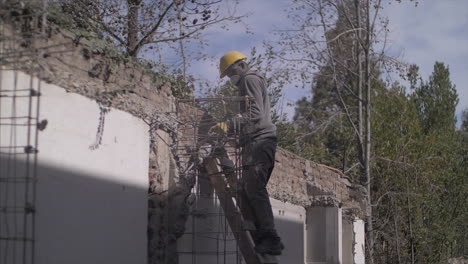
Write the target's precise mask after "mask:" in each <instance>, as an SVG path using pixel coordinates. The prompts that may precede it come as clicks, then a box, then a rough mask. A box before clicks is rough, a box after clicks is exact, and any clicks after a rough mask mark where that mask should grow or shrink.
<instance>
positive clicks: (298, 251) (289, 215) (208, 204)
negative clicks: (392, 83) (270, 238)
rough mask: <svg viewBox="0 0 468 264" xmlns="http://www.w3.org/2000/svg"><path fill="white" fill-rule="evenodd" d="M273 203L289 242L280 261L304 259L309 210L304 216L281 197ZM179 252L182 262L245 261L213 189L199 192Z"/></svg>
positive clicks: (279, 227)
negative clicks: (305, 231)
mask: <svg viewBox="0 0 468 264" xmlns="http://www.w3.org/2000/svg"><path fill="white" fill-rule="evenodd" d="M277 204H278V205H280V207H276V206H275V205H277ZM272 205H273V213H274V217H275V225H276V228H277V230H278V233H279V235H280V236H281V238H282V241H283V243H284V244H285V246H286V248H285V250H284V251H283V254H282V255H281V256H279V257H278V259H279V261H280V263H291V264H295V263H298V264H299V263H304V220H305V219H304V218H305V214H303V215H302V216H300V215H299V214H298V212H297V209H294V208H292V209H291V210H289V208H288V205H286V204H282V203H281V202H279V201H276V202H275V203H273V204H272ZM285 211H286V214H285ZM280 212H282V213H280ZM304 212H305V211H304ZM280 214H282V215H280ZM239 229H240V227H239ZM177 253H178V255H179V263H184V264H185V263H187V264H189V263H207V264H215V263H232V264H235V263H245V261H243V262H241V261H240V259H243V258H242V254H241V252H240V250H238V248H237V241H236V240H235V237H234V234H233V233H232V230H231V228H230V226H229V224H228V222H227V220H226V218H225V212H223V209H222V207H221V205H220V201H219V200H218V199H217V198H215V195H214V193H213V192H212V190H211V191H209V190H205V192H204V193H203V194H199V195H197V197H196V200H195V202H194V203H193V205H192V207H191V214H190V216H189V218H188V220H187V222H186V224H185V234H184V235H183V236H182V237H181V238H180V239H179V241H178V249H177Z"/></svg>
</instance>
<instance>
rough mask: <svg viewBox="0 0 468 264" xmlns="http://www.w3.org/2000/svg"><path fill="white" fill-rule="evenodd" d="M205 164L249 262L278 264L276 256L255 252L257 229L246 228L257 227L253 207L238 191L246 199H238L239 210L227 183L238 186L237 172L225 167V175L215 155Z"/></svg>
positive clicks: (245, 257)
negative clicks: (248, 225) (248, 226)
mask: <svg viewBox="0 0 468 264" xmlns="http://www.w3.org/2000/svg"><path fill="white" fill-rule="evenodd" d="M204 166H205V169H206V170H207V172H208V175H209V178H210V181H211V183H212V185H213V187H214V189H215V190H216V193H217V196H218V199H219V200H220V203H221V206H222V207H223V210H224V212H225V215H226V218H227V220H228V223H229V225H230V226H231V230H232V231H233V233H234V236H235V238H236V240H237V241H238V243H239V248H240V250H241V252H242V255H243V256H244V259H245V261H246V262H247V264H257V263H258V264H277V263H278V259H277V258H276V257H275V256H272V255H268V254H265V255H260V254H257V252H255V248H254V247H255V243H254V240H253V239H254V236H255V230H251V229H252V227H250V228H246V227H247V226H246V225H247V224H250V225H253V226H254V227H255V225H254V224H253V223H254V222H255V215H254V212H253V209H252V208H251V207H250V205H249V204H248V203H247V200H246V199H247V198H246V197H245V194H244V193H243V192H238V193H237V194H238V195H237V198H238V199H241V200H243V201H244V202H242V201H237V200H236V202H237V203H238V205H240V206H239V207H240V209H241V210H240V212H239V207H237V206H236V204H234V201H233V198H234V196H233V195H232V193H230V192H229V188H228V187H227V183H229V185H230V186H237V178H236V177H235V174H234V173H232V170H229V169H228V168H227V169H226V168H225V170H224V172H227V173H226V175H224V174H223V173H222V172H223V170H222V169H221V166H220V165H218V160H217V159H216V158H214V157H208V158H205V160H204ZM225 179H226V180H227V182H226V180H225ZM241 213H242V214H241ZM239 229H240V230H239ZM253 229H255V228H253Z"/></svg>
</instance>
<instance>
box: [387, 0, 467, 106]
mask: <svg viewBox="0 0 468 264" xmlns="http://www.w3.org/2000/svg"><path fill="white" fill-rule="evenodd" d="M384 12H385V14H386V15H387V16H388V17H389V19H390V23H391V29H392V32H391V35H390V38H391V39H392V40H393V48H392V49H393V52H394V53H399V51H401V50H403V51H404V52H403V53H404V54H405V56H404V60H406V61H407V62H410V63H415V64H417V65H419V66H420V69H421V73H422V75H423V77H424V78H426V79H427V77H428V76H429V75H430V74H431V73H432V69H433V65H434V62H435V61H441V62H444V63H445V64H446V65H449V67H450V74H451V80H452V83H453V84H455V85H456V87H457V91H458V95H459V98H460V103H459V105H458V107H457V113H458V114H460V113H461V111H462V109H464V108H468V87H467V84H468V75H467V74H466V72H467V69H468V1H466V0H444V1H419V5H418V6H417V7H414V3H413V2H409V1H404V2H403V3H401V4H397V3H395V2H393V3H392V4H391V5H388V6H386V7H385V9H384Z"/></svg>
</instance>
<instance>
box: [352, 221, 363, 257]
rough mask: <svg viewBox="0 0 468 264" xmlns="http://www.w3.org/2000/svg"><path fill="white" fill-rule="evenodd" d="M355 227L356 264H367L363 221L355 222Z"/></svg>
mask: <svg viewBox="0 0 468 264" xmlns="http://www.w3.org/2000/svg"><path fill="white" fill-rule="evenodd" d="M353 227H354V239H355V241H354V243H355V245H354V263H355V264H365V263H366V248H365V245H366V244H365V243H366V241H365V229H364V228H365V225H364V221H363V220H361V219H355V220H354V222H353Z"/></svg>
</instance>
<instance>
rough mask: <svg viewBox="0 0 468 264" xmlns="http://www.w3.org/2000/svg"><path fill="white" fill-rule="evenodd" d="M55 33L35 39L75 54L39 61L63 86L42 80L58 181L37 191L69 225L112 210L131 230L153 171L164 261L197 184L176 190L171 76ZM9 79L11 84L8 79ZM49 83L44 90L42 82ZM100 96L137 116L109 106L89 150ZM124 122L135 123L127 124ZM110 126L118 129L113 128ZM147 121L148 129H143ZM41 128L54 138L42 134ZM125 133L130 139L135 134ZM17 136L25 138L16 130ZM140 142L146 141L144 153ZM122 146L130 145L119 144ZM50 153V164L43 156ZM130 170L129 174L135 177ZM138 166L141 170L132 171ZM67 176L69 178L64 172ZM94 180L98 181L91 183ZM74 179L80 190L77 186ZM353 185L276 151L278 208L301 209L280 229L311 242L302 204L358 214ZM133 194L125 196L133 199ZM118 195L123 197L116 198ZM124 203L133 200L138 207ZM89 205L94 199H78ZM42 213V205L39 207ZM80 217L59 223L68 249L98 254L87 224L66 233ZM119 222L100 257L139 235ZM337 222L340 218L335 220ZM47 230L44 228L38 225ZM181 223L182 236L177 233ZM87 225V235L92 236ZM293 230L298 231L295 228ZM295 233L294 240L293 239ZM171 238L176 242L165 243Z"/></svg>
mask: <svg viewBox="0 0 468 264" xmlns="http://www.w3.org/2000/svg"><path fill="white" fill-rule="evenodd" d="M51 32H53V34H52V35H51V36H50V38H49V39H47V40H46V41H45V42H47V43H37V45H38V46H41V45H42V46H43V45H46V44H50V43H60V44H61V45H57V46H54V48H53V50H51V51H59V50H67V51H68V52H66V53H54V54H50V56H46V57H44V58H42V57H41V58H40V59H39V64H40V65H41V69H42V70H41V71H40V72H39V73H38V74H39V75H40V78H41V79H42V80H45V81H46V82H47V83H53V84H55V85H57V86H58V87H60V88H58V87H55V86H53V85H46V84H44V87H46V86H47V87H51V88H50V89H49V90H50V91H52V90H54V89H52V88H53V87H55V88H58V89H62V90H60V91H58V90H57V91H55V92H53V91H52V92H51V93H50V95H51V100H49V101H47V100H48V99H46V97H43V98H44V101H46V102H45V103H42V107H41V109H43V110H44V111H48V112H44V113H47V115H48V116H50V117H48V116H47V115H44V118H47V119H50V120H49V127H48V128H47V129H46V130H45V131H44V132H41V138H40V146H39V149H40V151H41V153H40V155H39V157H40V162H43V163H44V164H45V165H47V166H48V167H47V168H46V169H43V171H44V173H43V174H44V175H45V176H44V177H43V179H44V181H45V182H47V183H50V184H51V189H50V190H48V189H47V188H45V187H40V189H39V190H45V191H47V192H49V194H48V197H44V198H41V199H42V200H41V199H38V203H39V204H41V203H42V204H49V203H50V204H51V205H53V206H55V208H56V210H55V211H54V212H55V213H53V212H50V216H53V217H54V218H57V219H59V220H60V219H61V218H63V219H64V220H66V221H65V223H72V222H73V221H75V220H78V219H80V218H83V217H84V218H83V221H80V222H81V223H83V224H85V225H86V228H84V230H87V232H88V231H89V233H92V232H91V231H94V230H95V229H97V226H102V225H103V223H104V221H103V220H102V219H104V218H107V217H110V218H112V219H113V220H114V218H115V219H117V220H116V221H117V222H116V224H115V225H116V226H122V225H126V224H129V225H132V228H137V229H139V230H143V229H146V222H145V221H146V219H147V217H146V215H142V214H140V213H139V212H140V210H142V209H141V208H140V206H142V205H144V206H146V200H145V201H144V202H143V201H142V200H141V197H142V196H143V195H146V194H147V193H146V189H147V185H143V184H147V182H148V176H149V182H150V194H151V196H150V198H149V204H150V208H149V222H150V223H149V227H148V233H149V237H150V243H149V244H148V254H149V256H150V263H164V261H167V260H168V258H170V256H173V255H174V254H176V253H175V251H172V250H174V249H175V248H176V246H177V237H178V235H179V234H182V233H183V232H184V223H185V219H186V217H188V207H189V206H190V205H189V204H188V203H187V197H188V196H189V194H190V190H189V189H188V188H186V187H187V186H185V187H184V186H183V187H182V188H179V187H180V186H176V184H174V183H175V182H177V179H175V178H176V177H177V176H178V175H177V171H176V169H175V168H174V160H173V158H174V157H173V153H171V147H172V146H173V143H174V142H173V139H174V138H175V136H176V135H177V133H178V131H177V125H174V123H177V122H174V119H173V118H172V117H171V116H170V114H168V115H165V113H168V112H174V111H175V107H174V103H173V101H174V99H173V97H172V94H171V84H170V82H169V81H168V80H167V78H164V76H158V75H157V74H150V73H148V71H147V69H142V68H141V66H138V65H135V64H133V63H132V62H131V61H130V60H127V59H125V58H123V59H122V58H120V59H119V58H110V57H109V56H108V54H112V52H108V53H106V50H105V48H103V47H102V44H101V46H98V47H95V46H93V45H94V44H93V43H89V42H88V41H86V40H84V39H83V38H81V39H80V43H79V44H77V43H75V40H76V39H77V38H76V37H75V36H74V35H73V34H70V33H67V32H63V31H61V32H60V30H52V31H51ZM57 32H59V33H57ZM2 87H7V86H3V85H2ZM47 89H48V88H45V90H47ZM65 91H66V92H70V93H66V92H65ZM72 93H73V94H72ZM44 94H46V93H44ZM78 94H81V95H83V96H86V97H87V98H89V99H91V100H89V99H86V98H84V97H82V96H79V95H78ZM53 98H55V99H53ZM63 98H66V100H63ZM96 101H99V102H102V103H103V104H105V105H108V106H110V105H111V106H112V107H113V108H117V109H120V110H123V111H125V112H127V113H131V114H132V115H133V116H134V117H132V116H130V115H128V114H126V113H124V112H120V111H118V110H116V109H112V110H111V111H110V112H108V113H106V114H105V115H104V116H105V127H104V133H103V135H102V142H101V144H100V145H98V147H97V148H96V149H95V150H91V149H89V147H90V146H91V145H93V144H95V143H96V142H99V141H96V139H97V138H98V137H97V131H98V127H99V116H100V115H101V112H102V111H101V109H100V108H99V106H98V105H97V104H96V103H95V102H96ZM64 102H66V103H64ZM3 107H6V106H4V105H2V109H3ZM64 117H66V118H64ZM135 117H138V118H140V119H144V120H145V121H146V123H148V124H151V128H149V130H150V133H149V135H148V133H146V134H145V133H143V131H145V132H147V130H148V127H145V125H144V123H142V122H141V120H139V119H137V118H135ZM52 121H53V122H52ZM127 123H129V124H132V125H130V126H124V125H123V124H127ZM113 126H115V127H117V128H118V129H114V128H113ZM143 127H145V128H144V129H143ZM52 131H53V132H52ZM5 133H6V132H5ZM5 133H3V132H2V138H3V137H4V136H5V135H6V134H5ZM48 133H50V134H48ZM43 135H48V136H47V137H46V138H44V137H43ZM70 139H71V140H70ZM126 139H131V140H132V141H131V142H129V141H127V140H126ZM18 140H20V139H19V138H18ZM140 140H141V142H142V141H144V140H146V145H145V146H143V145H144V144H143V143H142V144H141V145H140ZM136 141H138V143H137V142H136ZM44 144H45V145H44ZM44 146H46V147H47V152H45V153H43V152H42V151H46V150H44V149H43V147H44ZM148 146H149V150H148ZM143 148H146V149H145V150H146V152H145V151H144V150H143ZM123 149H125V150H126V151H124V152H122V150H123ZM134 149H135V150H134ZM148 152H149V156H148ZM41 155H42V156H41ZM145 155H146V156H145ZM41 159H42V160H41ZM148 160H149V161H148ZM46 161H47V162H49V163H50V164H46V163H45V162H46ZM143 163H145V164H146V167H147V168H146V173H147V175H145V176H141V177H142V178H140V173H143V174H144V173H145V172H144V171H143V167H144V166H145V165H144V164H143ZM82 164H85V166H82ZM135 168H138V169H135ZM63 169H64V170H63ZM61 170H63V172H61ZM46 172H47V173H46ZM130 174H131V176H129V175H130ZM136 174H138V176H135V175H136ZM64 175H72V176H70V177H68V176H67V177H65V176H64ZM41 177H42V176H41ZM72 179H89V181H71V180H72ZM91 179H92V180H91ZM87 182H94V183H96V184H88V183H87ZM98 183H99V184H98ZM39 185H40V183H39ZM70 186H73V187H74V188H70ZM75 186H76V188H75ZM98 186H101V187H98ZM170 186H173V188H174V189H171V187H170ZM41 188H42V189H41ZM352 189H353V186H352V184H351V183H350V182H349V180H348V179H346V178H345V177H342V176H341V175H340V174H338V173H336V172H333V171H331V170H329V169H327V168H325V167H322V166H319V165H318V164H316V163H314V162H312V161H308V160H305V159H302V158H300V157H298V156H297V155H294V154H292V153H290V152H287V151H285V150H282V149H278V152H277V157H276V167H275V170H274V172H273V175H272V177H271V179H270V183H269V185H268V190H269V192H270V195H271V197H272V198H275V199H277V200H279V201H281V202H282V203H284V204H283V205H282V206H283V207H282V208H284V210H283V209H278V212H276V211H275V217H276V218H278V219H281V217H282V216H285V215H287V213H286V212H289V210H292V211H294V212H295V213H294V214H293V213H291V214H292V215H295V216H294V217H293V216H291V217H289V218H287V219H289V220H288V221H289V222H291V228H292V229H291V230H295V231H291V232H289V228H285V229H283V227H281V226H282V224H279V228H278V229H280V233H281V232H283V231H281V230H288V232H286V234H285V235H284V237H285V238H284V239H286V240H287V241H288V242H287V243H288V244H293V245H298V244H300V243H301V242H300V241H303V242H302V243H304V240H303V239H302V240H301V239H298V237H299V236H300V235H299V233H300V229H303V228H304V225H302V226H301V225H300V224H299V223H300V220H301V217H303V216H304V214H302V213H298V212H299V211H300V210H299V211H297V210H296V209H292V208H295V206H297V207H298V208H310V207H313V206H319V207H327V206H328V207H331V208H334V207H335V208H336V207H341V208H346V209H351V210H355V211H354V214H357V215H358V214H360V208H359V206H360V202H361V201H362V200H361V199H360V197H359V196H355V193H354V191H353V190H352ZM0 191H1V190H0ZM56 193H57V195H60V197H61V196H67V198H66V199H64V200H63V202H60V201H55V200H60V199H55V198H54V195H55V194H56ZM127 193H128V195H129V197H128V199H127V198H126V197H127V196H126V195H127ZM130 193H131V194H130ZM114 194H119V195H114ZM120 197H122V200H119V199H120ZM98 198H99V199H102V200H99V199H98ZM127 201H130V202H132V203H133V205H130V204H129V203H127ZM56 203H58V204H56ZM94 203H96V204H94ZM82 204H86V205H87V206H81V205H82ZM116 204H117V205H116ZM65 205H66V206H65ZM88 205H89V206H88ZM214 205H216V204H214ZM286 205H288V206H286ZM293 205H294V206H293ZM119 206H121V207H119ZM62 207H63V208H62ZM71 207H75V208H77V209H76V210H70V211H69V210H68V209H69V208H71ZM127 207H131V208H130V209H131V210H135V212H138V213H135V214H130V215H131V216H128V215H124V212H125V210H124V211H121V209H122V208H125V209H128V208H127ZM99 208H101V209H102V208H108V210H105V211H102V212H101V211H99V210H98V209H99ZM119 208H120V209H119ZM213 208H216V207H213ZM274 208H275V205H274ZM275 210H276V209H275ZM295 210H296V211H295ZM280 211H281V213H280ZM57 212H62V213H57ZM105 212H110V214H109V215H107V213H105ZM132 212H133V211H132ZM88 214H95V215H96V217H97V218H98V219H101V220H102V221H101V220H97V221H94V220H93V217H90V218H86V216H82V215H88ZM282 214H285V215H282ZM301 215H302V216H301ZM39 216H40V210H38V217H39ZM291 219H295V220H294V221H292V220H291ZM59 220H58V221H59ZM290 220H291V221H290ZM38 222H39V221H38ZM76 222H78V221H76ZM76 222H73V223H75V225H67V224H64V225H60V224H58V225H57V227H59V229H58V230H59V231H60V232H61V235H62V236H63V239H68V236H67V235H64V234H68V233H70V234H71V235H74V236H76V238H75V240H76V241H77V243H72V244H70V248H73V250H76V251H82V250H88V251H89V252H92V253H90V254H98V250H97V249H89V248H88V244H86V243H87V241H88V239H87V238H84V237H83V236H81V233H80V232H71V231H68V230H67V232H65V231H64V230H63V229H66V227H73V228H78V227H77V226H80V225H79V224H76ZM188 222H190V220H189V221H188ZM285 223H286V222H285ZM140 225H142V226H140ZM81 226H82V225H81ZM88 226H89V228H88ZM287 226H289V224H287ZM50 227H51V225H49V226H47V228H50ZM114 227H115V226H114V225H111V226H109V227H107V226H104V227H102V229H103V230H104V231H105V232H106V234H109V236H110V237H111V238H112V239H114V240H113V241H118V243H109V244H108V245H107V244H106V245H105V246H104V244H105V243H102V242H103V241H99V244H100V247H101V248H99V252H102V254H103V255H102V256H104V255H105V254H107V253H106V252H110V251H112V250H111V249H109V248H111V247H114V246H115V245H117V246H118V245H120V244H119V243H120V240H119V239H118V238H116V237H115V236H118V235H122V237H125V236H126V234H130V233H132V234H134V233H135V232H132V230H133V229H132V228H130V229H129V230H128V232H127V230H125V231H119V232H117V233H116V234H114V236H112V234H111V233H112V232H113V231H114V230H111V229H112V228H114ZM335 227H338V226H337V225H335ZM41 228H42V227H41ZM41 228H39V227H38V229H41ZM47 228H46V230H47ZM78 230H79V228H78ZM174 230H175V231H176V233H177V234H174V233H171V232H174ZM38 232H39V231H38ZM87 232H84V233H83V234H87ZM291 234H296V235H294V236H291ZM57 239H58V237H57ZM60 239H62V237H61V238H60ZM290 239H294V240H291V241H290ZM78 242H79V243H78ZM70 243H71V242H70ZM138 243H140V241H139V242H138ZM138 243H137V244H138ZM59 244H60V243H55V246H53V247H55V248H54V249H55V250H60V248H59V246H61V245H59ZM134 244H135V243H134ZM169 244H170V245H171V246H168V245H169ZM51 245H54V243H51ZM90 245H94V244H90ZM62 246H63V243H62ZM306 247H309V246H308V245H307V246H306ZM136 248H138V250H144V251H145V252H146V247H142V246H141V244H138V247H137V246H134V247H132V246H130V247H129V248H127V249H126V250H129V251H132V250H137V249H136ZM300 248H301V247H296V246H293V247H288V245H287V249H286V250H285V254H286V255H287V254H289V252H290V251H289V250H293V249H294V250H296V251H294V252H291V254H292V255H295V256H296V257H297V256H298V255H302V256H303V255H304V254H305V251H307V250H305V251H304V252H303V253H300V252H299V251H297V250H299V249H300ZM114 249H117V250H119V254H120V252H126V251H125V250H120V248H118V247H117V248H114ZM161 252H163V253H161ZM127 253H128V252H127ZM129 255H131V254H129ZM137 255H139V253H138V254H137ZM83 256H84V257H89V256H90V255H88V254H83ZM123 259H125V258H123ZM295 260H296V259H294V261H295ZM117 263H118V262H117ZM132 263H138V262H132ZM181 263H182V262H181Z"/></svg>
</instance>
